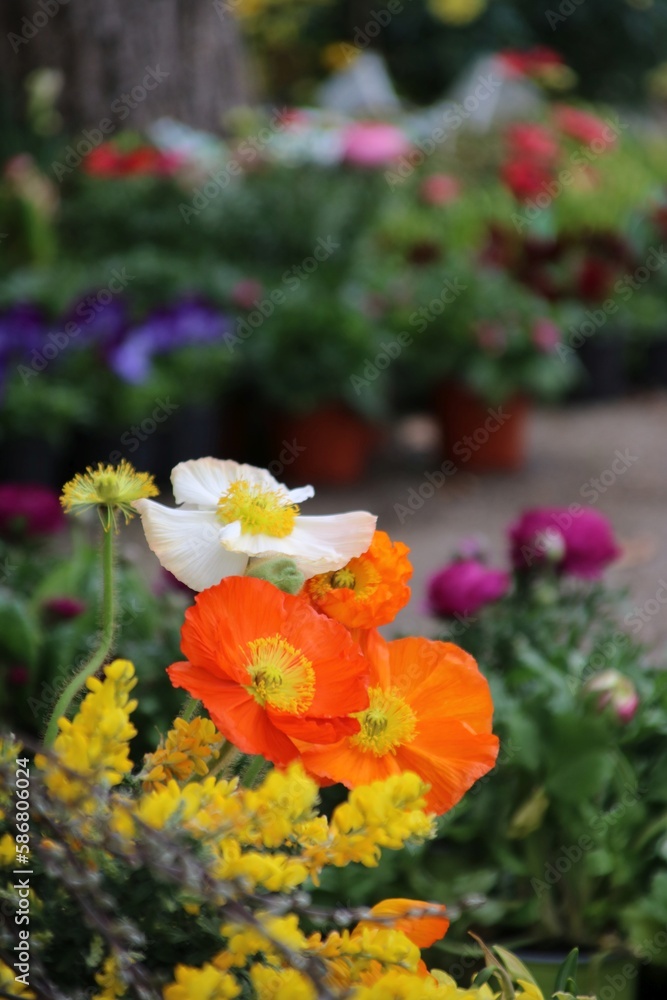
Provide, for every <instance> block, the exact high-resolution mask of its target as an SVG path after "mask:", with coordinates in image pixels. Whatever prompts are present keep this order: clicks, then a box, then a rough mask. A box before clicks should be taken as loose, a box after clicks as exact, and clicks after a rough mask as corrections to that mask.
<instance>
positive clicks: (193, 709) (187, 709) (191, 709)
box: [181, 695, 201, 722]
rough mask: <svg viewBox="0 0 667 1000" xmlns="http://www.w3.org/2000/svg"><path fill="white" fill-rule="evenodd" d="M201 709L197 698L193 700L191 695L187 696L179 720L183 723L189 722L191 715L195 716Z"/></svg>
mask: <svg viewBox="0 0 667 1000" xmlns="http://www.w3.org/2000/svg"><path fill="white" fill-rule="evenodd" d="M200 708H201V702H200V701H198V700H197V698H193V697H192V695H188V700H187V701H186V703H185V705H184V706H183V708H182V709H181V718H182V719H184V720H185V722H190V720H191V719H192V716H193V715H196V713H197V711H198V710H199V709H200Z"/></svg>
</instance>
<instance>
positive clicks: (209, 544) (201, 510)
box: [134, 458, 377, 590]
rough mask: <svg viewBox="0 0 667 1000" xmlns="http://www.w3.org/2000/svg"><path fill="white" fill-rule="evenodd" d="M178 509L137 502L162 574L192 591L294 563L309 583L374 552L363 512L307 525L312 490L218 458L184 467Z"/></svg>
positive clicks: (369, 520)
mask: <svg viewBox="0 0 667 1000" xmlns="http://www.w3.org/2000/svg"><path fill="white" fill-rule="evenodd" d="M171 482H172V486H173V488H174V497H175V499H176V503H178V504H182V506H180V507H176V508H173V507H164V506H163V505H162V504H159V503H156V502H155V501H153V500H137V501H136V503H135V504H134V506H135V508H136V510H137V511H138V512H139V514H140V515H141V521H142V525H143V529H144V532H145V533H146V539H147V541H148V544H149V545H150V547H151V549H152V550H153V552H154V553H155V555H156V556H157V557H158V559H159V560H160V562H161V563H162V565H163V566H164V567H165V569H168V570H169V571H170V572H171V573H173V574H174V576H175V577H176V578H177V579H179V580H180V581H181V582H182V583H185V584H186V585H187V586H188V587H191V588H192V589H193V590H205V589H206V588H207V587H212V586H213V585H214V584H216V583H219V582H220V580H222V578H223V577H225V576H238V575H242V574H243V573H245V570H246V567H247V565H248V562H249V560H250V559H251V558H253V559H265V558H270V557H272V556H287V557H289V558H290V559H294V561H295V562H296V564H297V566H298V567H299V569H300V570H301V572H302V573H304V575H305V576H306V577H307V578H308V577H311V576H316V575H317V574H319V573H332V572H334V571H335V570H337V569H340V568H341V567H342V566H344V565H345V564H346V563H347V562H349V560H350V559H352V558H353V557H354V556H359V555H361V554H362V552H365V551H366V550H367V549H368V547H369V546H370V544H371V540H372V538H373V532H374V531H375V522H376V520H377V519H376V518H375V517H374V516H373V515H372V514H368V513H367V512H366V511H352V512H350V513H348V514H332V515H330V516H329V517H304V516H303V515H302V514H301V512H300V510H299V506H298V505H299V504H300V503H302V501H304V500H308V499H309V498H310V497H312V496H313V495H314V493H315V491H314V489H313V487H312V486H302V487H301V488H300V489H297V490H288V489H287V487H286V486H283V485H282V484H281V483H279V482H278V481H277V480H276V479H274V478H273V476H272V475H271V474H270V473H269V472H267V471H266V469H258V468H256V467H255V466H254V465H240V464H239V463H238V462H233V461H231V460H227V461H223V460H222V459H219V458H197V459H193V460H192V461H190V462H181V463H180V465H177V466H176V468H175V469H173V470H172V473H171Z"/></svg>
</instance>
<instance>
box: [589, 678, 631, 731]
mask: <svg viewBox="0 0 667 1000" xmlns="http://www.w3.org/2000/svg"><path fill="white" fill-rule="evenodd" d="M584 691H586V692H597V693H599V698H598V709H599V710H600V711H602V710H603V709H605V708H606V707H607V706H609V707H610V708H611V709H612V710H613V711H614V712H615V714H616V717H617V719H618V721H619V722H622V723H623V724H624V725H625V724H626V723H628V722H630V721H631V720H632V719H633V718H634V715H635V713H636V711H637V709H638V708H639V695H638V694H637V689H636V688H635V686H634V684H633V683H632V681H631V680H630V679H629V678H628V677H626V676H625V675H624V674H622V673H621V672H620V671H618V670H613V669H609V670H603V671H601V673H599V674H596V675H595V676H594V677H591V679H590V680H588V681H586V683H585V684H584Z"/></svg>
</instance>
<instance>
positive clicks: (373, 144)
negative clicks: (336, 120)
mask: <svg viewBox="0 0 667 1000" xmlns="http://www.w3.org/2000/svg"><path fill="white" fill-rule="evenodd" d="M411 148H412V147H411V145H410V142H409V140H408V138H407V136H406V135H405V134H404V133H403V132H401V130H400V129H399V128H397V127H396V126H395V125H388V124H386V123H385V122H355V124H354V125H349V126H348V127H347V128H346V129H345V132H344V134H343V159H344V160H345V162H346V163H351V164H352V165H353V166H355V167H385V166H387V164H389V163H391V162H392V161H393V160H397V159H398V158H399V156H404V155H405V154H406V153H408V152H409V151H410V149H411Z"/></svg>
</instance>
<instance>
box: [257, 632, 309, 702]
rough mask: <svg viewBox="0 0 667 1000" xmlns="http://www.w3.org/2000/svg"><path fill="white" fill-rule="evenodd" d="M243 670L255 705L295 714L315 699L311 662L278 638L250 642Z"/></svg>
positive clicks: (299, 651)
mask: <svg viewBox="0 0 667 1000" xmlns="http://www.w3.org/2000/svg"><path fill="white" fill-rule="evenodd" d="M248 650H249V656H248V663H247V664H246V669H247V671H248V673H249V675H250V679H251V682H250V684H248V685H247V687H246V691H247V692H248V693H249V694H251V695H252V696H253V698H254V699H255V701H256V702H257V704H258V705H261V706H262V708H264V707H265V706H266V705H269V706H270V707H271V708H277V709H278V711H280V712H292V713H294V714H298V713H300V712H304V711H305V710H306V709H307V708H309V707H310V705H311V704H312V701H313V697H314V695H315V671H314V670H313V665H312V663H311V662H310V660H309V659H308V658H307V657H306V656H304V655H303V653H302V652H301V650H300V649H296V648H295V647H294V646H292V644H291V643H289V642H287V640H286V639H284V638H283V637H282V636H281V635H279V634H277V635H273V636H270V637H268V638H266V639H251V641H250V642H249V643H248Z"/></svg>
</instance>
